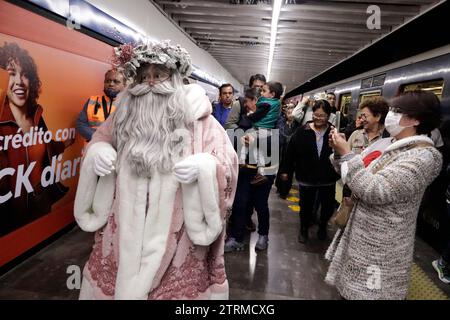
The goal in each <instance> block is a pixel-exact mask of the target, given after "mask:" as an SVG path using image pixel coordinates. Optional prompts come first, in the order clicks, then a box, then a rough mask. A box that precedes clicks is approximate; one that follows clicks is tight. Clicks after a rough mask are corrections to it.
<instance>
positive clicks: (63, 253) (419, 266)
mask: <svg viewBox="0 0 450 320" xmlns="http://www.w3.org/2000/svg"><path fill="white" fill-rule="evenodd" d="M297 197H298V192H297V191H296V190H295V189H292V190H291V194H290V197H288V199H286V200H283V199H280V198H279V197H278V196H277V194H276V192H275V188H273V189H272V192H271V195H270V198H269V205H270V213H271V218H270V234H269V247H268V250H267V251H266V252H256V251H255V244H256V240H257V238H258V235H257V233H256V232H253V233H249V234H248V235H247V237H246V240H245V241H246V247H245V250H243V251H239V252H231V253H226V254H225V263H226V272H227V276H228V281H229V284H230V299H232V300H339V299H340V296H339V294H338V292H337V291H336V290H335V289H334V288H333V287H330V286H328V285H327V284H326V283H325V282H324V278H325V274H326V272H327V268H328V262H327V261H326V260H325V259H324V254H325V251H326V249H327V247H328V245H329V243H330V242H331V237H332V235H333V233H334V232H333V230H332V228H331V227H330V230H329V239H328V240H326V241H320V240H317V237H316V236H315V231H316V228H315V227H312V228H311V230H310V232H311V234H310V242H309V243H308V244H307V245H303V244H300V243H298V242H297V233H298V210H299V207H298V203H297V201H298V198H297ZM253 219H255V220H256V214H255V215H254V217H253ZM255 222H257V221H255ZM92 244H93V234H90V233H86V232H83V231H81V230H80V229H79V228H78V227H74V228H73V229H72V230H70V232H68V233H67V234H65V235H63V236H62V237H60V238H59V239H58V240H56V241H55V242H53V243H52V244H51V245H49V246H48V247H46V248H44V249H43V250H41V251H40V252H38V253H37V254H35V255H34V256H32V257H30V258H29V259H27V260H26V261H24V262H23V263H21V264H20V265H18V266H17V267H15V268H14V269H12V270H10V271H9V272H8V273H6V274H4V275H3V276H2V277H0V299H62V300H73V299H77V298H78V294H79V291H78V290H77V289H76V288H74V289H69V288H68V286H67V280H68V278H69V276H70V274H68V273H67V272H68V270H70V269H68V268H70V267H71V266H79V268H81V269H82V268H83V266H84V264H85V262H86V261H87V259H88V256H89V254H90V252H91V246H92ZM438 257H439V254H438V253H437V252H436V251H435V250H434V249H432V248H431V247H430V246H429V245H427V244H426V243H425V242H424V241H423V240H421V239H420V238H418V237H417V238H416V244H415V254H414V265H413V270H412V277H411V285H410V292H409V295H408V300H448V299H449V298H450V285H446V284H444V283H442V282H440V281H439V279H438V278H437V274H436V272H435V271H434V269H433V267H432V266H431V262H432V261H433V260H435V259H437V258H438Z"/></svg>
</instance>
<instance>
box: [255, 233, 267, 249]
mask: <svg viewBox="0 0 450 320" xmlns="http://www.w3.org/2000/svg"><path fill="white" fill-rule="evenodd" d="M268 243H269V236H262V235H259V238H258V241H257V242H256V246H255V249H256V250H261V251H262V250H267V246H268Z"/></svg>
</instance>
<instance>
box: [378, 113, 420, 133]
mask: <svg viewBox="0 0 450 320" xmlns="http://www.w3.org/2000/svg"><path fill="white" fill-rule="evenodd" d="M402 116H403V114H402V113H398V112H393V111H389V112H388V114H387V116H386V119H385V120H384V126H385V128H386V130H387V132H389V134H390V135H391V137H395V136H397V135H398V134H399V133H400V132H402V131H403V129H405V128H409V127H414V125H412V126H406V127H403V126H401V125H400V120H401V119H402Z"/></svg>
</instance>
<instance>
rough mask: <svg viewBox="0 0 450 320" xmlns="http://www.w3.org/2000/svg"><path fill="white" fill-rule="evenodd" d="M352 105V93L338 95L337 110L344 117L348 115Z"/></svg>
mask: <svg viewBox="0 0 450 320" xmlns="http://www.w3.org/2000/svg"><path fill="white" fill-rule="evenodd" d="M351 104H352V93H351V92H348V93H343V94H341V95H340V99H339V110H341V112H342V114H343V115H344V116H346V115H348V111H349V110H350V105H351Z"/></svg>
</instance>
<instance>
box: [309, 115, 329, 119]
mask: <svg viewBox="0 0 450 320" xmlns="http://www.w3.org/2000/svg"><path fill="white" fill-rule="evenodd" d="M312 116H313V118H317V119H326V118H328V115H326V114H321V115H315V114H313V115H312Z"/></svg>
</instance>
